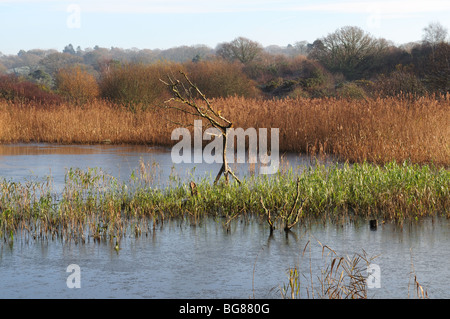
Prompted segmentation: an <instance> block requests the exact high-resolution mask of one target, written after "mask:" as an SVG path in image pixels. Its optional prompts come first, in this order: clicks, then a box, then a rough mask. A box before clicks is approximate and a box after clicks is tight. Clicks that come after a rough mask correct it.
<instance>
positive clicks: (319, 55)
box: [309, 26, 389, 79]
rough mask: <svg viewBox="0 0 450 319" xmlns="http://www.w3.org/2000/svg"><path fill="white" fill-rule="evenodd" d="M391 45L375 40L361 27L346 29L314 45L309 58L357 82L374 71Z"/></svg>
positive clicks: (343, 28) (317, 41)
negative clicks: (367, 73) (370, 71)
mask: <svg viewBox="0 0 450 319" xmlns="http://www.w3.org/2000/svg"><path fill="white" fill-rule="evenodd" d="M388 46H389V43H388V42H387V41H386V40H384V39H376V38H373V37H372V36H370V35H369V34H367V33H366V32H364V30H362V29H361V28H359V27H353V26H346V27H342V28H340V29H338V30H336V31H335V32H334V33H331V34H328V35H327V36H326V37H324V38H322V39H319V40H316V41H314V43H313V44H312V49H311V52H310V54H309V57H311V58H314V59H317V60H319V61H320V62H321V63H322V64H323V65H324V66H325V67H327V68H328V69H329V70H330V71H332V72H342V73H343V74H344V75H345V76H346V77H347V78H349V79H356V78H359V77H361V76H362V75H364V73H366V72H368V70H370V69H371V68H374V67H375V64H376V62H378V61H379V58H380V56H381V55H382V54H383V53H384V52H385V50H386V48H387V47H388Z"/></svg>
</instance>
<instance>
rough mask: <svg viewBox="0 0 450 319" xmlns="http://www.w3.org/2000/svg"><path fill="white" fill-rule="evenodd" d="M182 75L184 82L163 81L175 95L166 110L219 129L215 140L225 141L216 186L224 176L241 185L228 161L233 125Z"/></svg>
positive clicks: (168, 77)
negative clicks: (193, 117)
mask: <svg viewBox="0 0 450 319" xmlns="http://www.w3.org/2000/svg"><path fill="white" fill-rule="evenodd" d="M180 74H181V75H182V76H183V80H182V81H180V80H177V79H175V78H174V77H172V76H167V81H163V80H161V81H162V82H163V83H164V84H166V85H167V86H168V88H169V89H170V91H171V92H172V94H173V97H172V98H171V99H169V100H168V101H166V102H165V104H164V108H166V109H174V110H177V111H180V112H182V113H185V114H188V115H192V116H195V117H200V118H202V119H206V120H208V122H209V124H210V125H211V126H212V127H214V128H216V129H218V130H219V131H220V134H219V135H217V136H216V137H215V138H222V141H223V152H222V167H221V168H220V171H219V173H218V174H217V176H216V179H215V180H214V184H217V182H218V181H219V179H220V177H221V175H222V174H223V175H224V177H225V182H226V183H228V181H229V175H231V176H233V177H234V179H235V180H236V181H237V182H238V183H239V184H241V181H240V180H239V178H238V177H237V176H236V175H235V174H234V173H233V171H232V170H231V168H230V166H229V165H228V160H227V138H228V129H229V128H231V127H232V125H233V123H232V122H231V121H230V120H228V119H227V118H225V117H224V116H222V115H221V114H220V112H219V111H216V110H215V109H214V108H213V106H212V105H211V102H210V101H209V100H208V99H207V98H206V96H205V95H204V94H203V93H202V92H201V91H200V89H199V88H198V87H197V86H196V85H195V84H194V83H192V81H191V80H190V79H189V78H188V76H187V75H186V74H185V73H184V72H182V71H180ZM172 101H174V102H177V103H176V105H174V104H173V103H170V102H172ZM177 124H179V123H177Z"/></svg>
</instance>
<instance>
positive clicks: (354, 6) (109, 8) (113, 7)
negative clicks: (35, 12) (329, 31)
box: [0, 0, 450, 16]
mask: <svg viewBox="0 0 450 319" xmlns="http://www.w3.org/2000/svg"><path fill="white" fill-rule="evenodd" d="M1 3H8V4H17V3H22V4H24V3H25V4H26V3H30V4H31V3H33V4H39V3H41V4H52V6H53V7H54V8H57V10H65V8H66V7H67V6H68V5H70V4H75V5H79V6H80V8H81V9H82V10H83V11H84V12H93V13H238V12H262V11H265V12H270V11H277V12H294V11H296V12H335V13H354V14H358V13H365V14H367V13H370V12H374V11H378V12H381V13H382V14H383V15H386V16H389V15H391V16H393V15H397V16H401V15H408V14H416V13H425V12H428V13H429V12H440V13H442V12H446V11H450V1H448V0H427V1H423V0H420V1H419V0H412V1H411V0H393V1H387V0H384V1H375V0H366V1H351V0H347V1H314V2H313V1H302V0H300V1H293V0H290V1H288V0H285V1H280V0H277V1H275V0H266V1H264V0H262V1H261V0H259V1H258V0H214V1H212V0H192V1H181V0H164V1H162V0H150V1H148V0H147V1H144V0H128V1H123V0H120V1H119V0H78V1H77V0H72V1H71V0H68V1H61V0H0V4H1Z"/></svg>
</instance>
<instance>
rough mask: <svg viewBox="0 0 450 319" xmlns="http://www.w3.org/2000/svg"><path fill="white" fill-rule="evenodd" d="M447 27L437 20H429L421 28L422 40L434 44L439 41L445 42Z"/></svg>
mask: <svg viewBox="0 0 450 319" xmlns="http://www.w3.org/2000/svg"><path fill="white" fill-rule="evenodd" d="M447 34H448V29H447V28H446V27H444V26H443V25H442V24H440V23H439V22H431V23H430V24H428V26H426V27H425V28H423V38H422V39H423V41H424V42H425V43H430V44H431V45H432V46H435V45H437V44H439V43H442V42H445V39H446V38H447Z"/></svg>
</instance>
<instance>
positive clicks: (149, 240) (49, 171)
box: [0, 144, 450, 298]
mask: <svg viewBox="0 0 450 319" xmlns="http://www.w3.org/2000/svg"><path fill="white" fill-rule="evenodd" d="M141 162H143V163H147V164H149V165H150V166H151V165H155V166H156V167H157V168H158V178H157V179H156V181H155V183H157V185H160V186H161V185H164V184H165V183H166V182H167V181H168V179H169V176H171V175H173V174H176V175H178V176H179V177H180V178H182V179H184V180H190V179H192V178H194V179H195V178H201V177H205V176H212V177H215V174H217V172H218V170H219V168H220V164H209V165H206V164H180V165H173V164H172V162H171V157H170V150H168V149H164V148H152V147H146V146H117V145H88V146H86V145H75V146H74V145H66V146H63V145H49V144H15V145H0V176H1V177H5V178H7V179H12V180H14V181H21V182H22V181H27V180H43V179H45V178H46V177H47V176H50V177H51V178H52V181H53V185H54V189H55V190H56V191H58V190H61V188H62V186H63V185H64V175H65V174H66V172H67V169H68V168H75V167H78V168H82V169H86V168H88V167H91V168H92V167H99V168H101V169H102V170H103V171H104V172H106V173H108V174H111V175H113V176H114V177H117V178H118V179H119V180H124V181H126V180H128V178H129V177H130V175H131V173H132V172H133V171H135V170H139V168H140V165H141ZM327 163H330V162H326V164H327ZM282 164H283V165H284V167H283V169H286V168H289V167H293V168H295V169H300V170H301V169H304V168H306V167H309V166H312V165H314V161H311V159H310V158H309V157H301V156H298V155H296V154H285V155H284V156H283V160H282ZM235 170H236V172H237V174H238V175H239V176H244V175H246V174H251V173H252V172H254V171H255V170H254V168H252V167H249V166H246V165H243V164H239V165H235ZM256 172H257V170H256ZM232 225H233V226H232V228H231V231H230V232H227V231H226V230H225V228H224V227H223V221H222V220H212V219H211V220H206V221H204V222H202V223H201V224H200V225H197V226H192V225H190V224H189V222H186V221H172V222H170V223H165V224H164V227H162V228H156V229H155V230H152V229H150V230H148V231H147V233H146V234H144V235H143V236H141V237H139V238H134V237H129V236H127V237H125V238H124V239H123V240H122V241H121V243H120V248H121V249H120V250H119V252H117V251H116V250H114V243H113V242H110V241H106V242H100V243H98V242H96V243H94V242H93V241H92V240H90V241H88V242H86V243H84V244H82V243H75V242H73V241H71V242H60V241H57V240H55V241H51V240H50V241H47V240H44V241H32V240H29V239H27V238H25V237H24V236H20V234H17V235H16V236H15V238H14V241H13V242H8V241H4V242H2V243H1V244H0V298H251V297H256V298H279V297H280V296H281V295H280V287H283V285H284V284H286V283H287V275H286V271H287V269H288V268H289V267H295V266H299V267H300V271H301V272H302V274H304V276H306V278H310V274H311V269H312V271H313V273H314V274H315V276H317V275H320V269H325V268H326V267H327V266H328V265H329V263H327V262H329V261H330V259H324V257H323V255H322V246H321V245H328V246H329V247H330V248H332V249H333V250H335V251H336V252H337V253H338V254H340V255H345V254H348V255H349V256H352V255H353V254H355V253H362V252H363V250H364V251H365V252H367V255H368V256H372V257H373V256H377V255H379V257H378V258H376V259H375V260H374V261H373V263H376V264H377V265H378V266H379V267H380V270H381V276H380V280H381V288H374V289H369V297H370V298H408V297H409V296H415V287H414V285H413V284H414V282H413V278H414V275H416V276H417V280H418V281H419V283H420V284H421V285H422V286H423V287H424V288H425V289H427V291H428V294H429V296H430V297H432V298H448V297H450V293H449V292H448V287H449V286H450V270H449V269H448V267H447V262H448V260H449V256H450V236H449V235H450V223H449V221H448V220H446V219H441V220H436V219H427V220H424V221H421V222H419V223H413V224H405V226H404V227H403V228H399V227H396V226H395V225H391V224H383V225H381V226H380V227H379V228H378V230H377V231H371V230H370V229H369V227H368V225H367V223H366V222H361V223H360V224H345V225H341V226H336V225H323V224H314V225H310V226H308V227H306V226H300V227H295V228H293V231H292V232H291V233H290V234H289V235H288V236H287V237H286V235H285V233H284V232H283V231H275V233H274V235H273V236H272V237H270V236H269V229H268V225H267V224H266V223H265V222H264V221H262V222H261V221H246V220H240V221H236V222H235V223H233V224H232ZM319 243H320V244H319ZM305 247H307V249H306V250H305ZM309 249H310V250H309ZM70 264H77V265H79V266H80V269H81V288H79V289H77V288H73V289H70V288H68V287H67V284H66V279H67V277H68V276H69V275H70V273H67V272H66V269H67V266H69V265H70ZM314 278H316V277H314ZM308 281H310V280H309V279H308ZM302 296H303V297H306V295H305V292H302Z"/></svg>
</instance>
